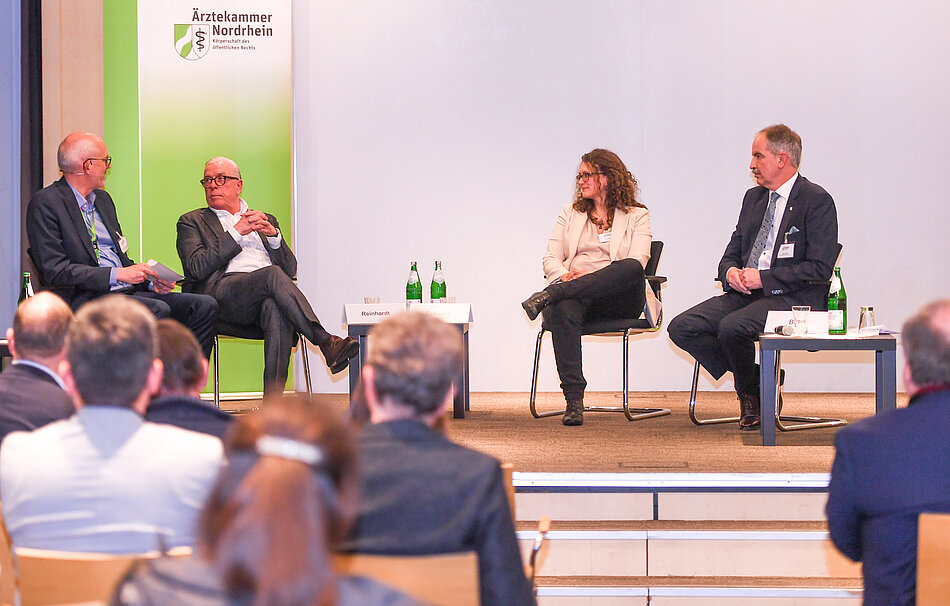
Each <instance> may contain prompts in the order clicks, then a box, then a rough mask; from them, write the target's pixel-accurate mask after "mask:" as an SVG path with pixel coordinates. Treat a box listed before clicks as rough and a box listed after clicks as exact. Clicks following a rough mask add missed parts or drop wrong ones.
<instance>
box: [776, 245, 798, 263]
mask: <svg viewBox="0 0 950 606" xmlns="http://www.w3.org/2000/svg"><path fill="white" fill-rule="evenodd" d="M794 256H795V244H794V242H793V243H791V244H782V245H781V246H779V247H778V257H777V258H778V259H791V258H792V257H794Z"/></svg>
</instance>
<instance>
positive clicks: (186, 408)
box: [145, 318, 233, 438]
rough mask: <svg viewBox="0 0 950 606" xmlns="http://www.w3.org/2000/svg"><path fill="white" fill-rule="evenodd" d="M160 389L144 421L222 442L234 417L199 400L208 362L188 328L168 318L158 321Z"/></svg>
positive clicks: (150, 404)
mask: <svg viewBox="0 0 950 606" xmlns="http://www.w3.org/2000/svg"><path fill="white" fill-rule="evenodd" d="M158 357H159V359H160V360H161V361H162V367H163V369H164V372H163V373H162V387H161V389H160V390H159V392H158V395H157V396H156V397H154V398H152V401H151V402H149V404H148V409H147V410H146V411H145V420H146V421H152V422H153V423H168V424H169V425H175V426H177V427H181V428H183V429H190V430H192V431H199V432H201V433H206V434H209V435H212V436H215V437H217V438H223V437H224V432H225V431H227V429H228V427H229V426H230V425H231V420H232V419H233V417H231V415H229V414H228V413H226V412H223V411H221V410H218V409H217V408H215V407H214V406H212V405H211V404H208V403H206V402H204V401H202V400H201V390H202V388H203V387H204V386H205V383H206V382H207V381H208V359H207V358H205V357H204V356H202V355H201V346H200V345H198V341H197V340H196V339H195V337H194V335H192V334H191V331H189V330H188V329H187V328H185V327H184V326H182V325H181V324H180V323H178V322H176V321H175V320H172V319H171V318H162V319H161V320H159V321H158Z"/></svg>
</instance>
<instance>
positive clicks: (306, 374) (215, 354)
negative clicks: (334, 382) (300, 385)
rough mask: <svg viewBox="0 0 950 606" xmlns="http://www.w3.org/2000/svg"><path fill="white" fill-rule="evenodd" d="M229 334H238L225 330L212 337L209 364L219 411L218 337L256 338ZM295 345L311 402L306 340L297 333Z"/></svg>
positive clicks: (215, 401) (311, 392)
mask: <svg viewBox="0 0 950 606" xmlns="http://www.w3.org/2000/svg"><path fill="white" fill-rule="evenodd" d="M218 329H220V326H219V327H218ZM231 332H238V331H231V330H227V331H226V332H217V331H216V332H215V335H214V345H213V349H212V352H211V364H212V366H213V368H214V405H215V407H216V408H219V409H220V408H221V386H220V377H221V374H220V373H219V366H218V364H219V362H218V358H219V355H218V352H219V351H220V349H219V348H218V337H227V338H235V339H251V340H253V339H255V338H256V337H251V336H243V335H239V334H234V335H232V334H230V333H231ZM297 345H298V346H299V349H300V355H301V358H303V373H304V379H305V380H306V382H307V397H308V398H309V399H310V400H311V401H312V400H313V386H312V384H311V381H310V359H309V357H308V355H307V339H306V338H305V337H304V336H303V335H302V334H300V333H297Z"/></svg>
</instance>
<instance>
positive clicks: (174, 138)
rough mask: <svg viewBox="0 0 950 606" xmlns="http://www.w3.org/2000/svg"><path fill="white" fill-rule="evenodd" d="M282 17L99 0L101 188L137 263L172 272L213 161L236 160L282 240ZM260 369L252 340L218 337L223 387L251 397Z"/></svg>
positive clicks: (284, 2)
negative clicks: (105, 152)
mask: <svg viewBox="0 0 950 606" xmlns="http://www.w3.org/2000/svg"><path fill="white" fill-rule="evenodd" d="M291 23H292V22H291V0H227V1H225V0H208V1H204V0H199V1H198V2H194V1H193V0H189V1H187V2H185V1H183V0H163V1H161V2H155V1H154V0H139V1H138V3H137V5H136V4H135V3H131V2H127V1H124V0H104V2H103V39H104V56H105V59H104V76H105V97H106V106H105V124H106V132H105V139H106V144H107V145H108V146H109V151H110V153H111V155H112V156H113V158H115V162H114V163H113V167H112V171H111V174H110V176H109V180H108V181H107V188H108V189H109V191H110V193H112V196H113V198H114V199H115V200H116V204H117V205H119V206H120V209H119V219H120V221H121V222H122V226H123V229H124V231H125V235H126V237H127V238H128V239H129V242H130V244H131V245H132V251H133V252H135V251H136V250H138V251H139V252H138V254H137V255H136V256H134V257H133V258H134V259H136V260H147V259H149V258H154V259H156V260H159V261H161V262H163V263H165V264H166V265H168V266H169V267H171V268H173V269H180V268H181V262H180V260H179V258H178V253H177V251H176V248H175V237H176V231H175V225H176V223H177V220H178V217H179V216H181V215H182V214H183V213H186V212H188V211H190V210H194V209H195V208H200V207H204V206H206V202H205V197H204V190H203V188H202V187H201V185H200V184H199V183H198V181H199V179H201V177H202V174H203V171H204V163H205V162H206V161H207V160H208V159H210V158H212V157H215V156H227V157H229V158H231V159H232V160H234V161H235V162H237V164H238V165H239V166H240V167H241V175H242V177H243V179H244V190H243V193H242V195H241V197H242V198H244V199H245V200H246V201H247V203H248V205H249V206H250V207H251V208H256V209H260V210H264V211H266V212H270V213H272V214H274V215H276V216H277V219H278V221H280V224H281V233H282V234H283V236H284V238H287V239H288V241H289V240H290V236H291V234H292V225H291V220H292V216H293V214H292V211H293V207H292V196H293V191H292V184H293V173H292V170H293V72H292V54H291V49H292V39H291V29H292V26H291ZM136 221H137V222H138V225H137V227H138V229H136V228H135V227H136V225H135V222H136ZM291 244H292V243H291ZM262 371H263V349H262V345H261V342H252V341H241V342H238V341H233V340H230V339H228V340H227V342H225V343H223V344H222V353H221V374H222V379H221V385H222V391H227V392H259V391H260V390H261V388H262V385H261V373H262Z"/></svg>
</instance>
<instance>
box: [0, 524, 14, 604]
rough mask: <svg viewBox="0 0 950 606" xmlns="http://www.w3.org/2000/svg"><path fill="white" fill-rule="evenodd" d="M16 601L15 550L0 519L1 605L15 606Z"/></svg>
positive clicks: (5, 526)
mask: <svg viewBox="0 0 950 606" xmlns="http://www.w3.org/2000/svg"><path fill="white" fill-rule="evenodd" d="M0 510H2V508H0ZM15 600H16V575H15V574H14V572H13V550H12V549H11V547H10V535H9V534H7V525H6V524H4V523H3V520H2V518H0V604H13V602H14V601H15Z"/></svg>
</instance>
